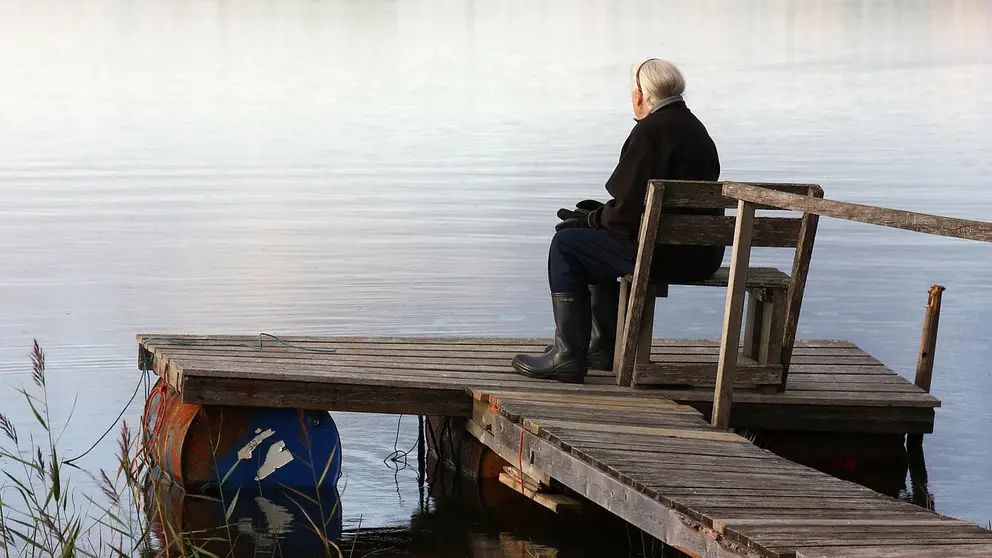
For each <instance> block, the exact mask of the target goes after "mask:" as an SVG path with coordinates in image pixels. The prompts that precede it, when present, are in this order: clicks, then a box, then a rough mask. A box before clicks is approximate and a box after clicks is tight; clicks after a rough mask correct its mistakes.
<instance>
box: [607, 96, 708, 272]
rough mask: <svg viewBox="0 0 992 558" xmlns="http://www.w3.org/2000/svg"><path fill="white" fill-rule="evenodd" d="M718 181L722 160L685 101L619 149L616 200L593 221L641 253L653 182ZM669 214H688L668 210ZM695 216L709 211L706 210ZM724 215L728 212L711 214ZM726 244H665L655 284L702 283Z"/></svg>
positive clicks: (649, 121) (643, 125) (611, 188)
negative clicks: (639, 239)
mask: <svg viewBox="0 0 992 558" xmlns="http://www.w3.org/2000/svg"><path fill="white" fill-rule="evenodd" d="M666 178H667V179H670V180H719V178H720V158H719V155H718V154H717V149H716V145H715V144H714V143H713V140H712V139H711V138H710V136H709V133H708V132H707V131H706V127H705V126H703V123H702V122H700V121H699V119H698V118H696V116H695V115H694V114H692V112H691V111H690V110H689V108H688V107H687V106H686V105H685V102H683V101H678V102H676V103H672V104H670V105H667V106H664V107H662V108H660V109H658V110H657V111H655V112H653V113H651V114H649V115H647V116H646V117H644V118H643V119H642V120H640V121H639V122H638V123H637V124H636V125H635V126H634V128H633V129H632V130H631V131H630V135H629V136H628V137H627V141H625V142H624V144H623V148H622V149H621V150H620V161H619V163H618V164H617V166H616V169H614V171H613V174H612V175H611V176H610V179H609V180H608V181H607V182H606V190H607V192H609V193H610V195H611V196H613V199H611V200H610V201H609V202H607V203H606V205H605V206H603V207H602V208H601V209H599V210H597V213H599V214H598V215H596V216H595V217H594V219H593V220H592V221H593V222H595V224H596V225H595V226H596V228H598V229H601V230H605V231H607V232H610V233H612V234H614V235H616V236H617V237H620V238H622V239H625V240H627V241H629V242H630V243H631V248H632V250H633V251H634V252H635V253H636V243H637V235H638V232H639V228H640V220H641V215H642V214H643V213H644V195H645V193H646V192H647V186H648V180H651V179H666ZM662 212H664V213H683V212H685V211H684V210H683V211H679V210H678V209H676V208H667V209H666V208H665V207H664V206H662ZM692 213H696V214H699V213H704V212H703V211H701V210H695V211H692ZM705 213H709V214H713V215H722V214H723V210H720V209H717V210H712V211H706V212H705ZM724 251H725V248H724V247H723V246H718V247H707V246H664V245H659V246H658V249H657V250H656V251H655V258H654V265H652V274H653V276H654V279H655V280H664V279H669V280H678V279H683V280H700V279H706V278H708V277H710V276H711V275H712V274H713V273H714V272H715V271H716V270H717V269H719V267H720V264H721V263H722V261H723V256H724Z"/></svg>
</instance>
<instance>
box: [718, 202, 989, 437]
mask: <svg viewBox="0 0 992 558" xmlns="http://www.w3.org/2000/svg"><path fill="white" fill-rule="evenodd" d="M723 195H724V196H726V197H728V198H734V199H736V200H738V202H737V220H736V226H735V229H734V245H733V250H732V252H731V258H730V280H729V284H728V286H727V301H726V306H725V308H724V318H723V333H722V335H721V339H720V360H719V365H718V368H717V378H716V389H715V391H714V394H713V415H712V418H711V422H712V424H713V425H714V426H716V427H718V428H723V429H726V428H727V427H728V426H729V424H730V405H731V402H732V400H733V386H734V374H735V372H736V369H737V353H738V351H739V350H740V331H741V321H742V318H743V312H744V291H745V282H746V281H747V270H748V264H749V261H750V257H751V238H752V234H753V230H754V219H755V217H754V211H755V209H757V208H761V207H774V208H777V209H785V210H789V211H799V212H802V213H803V214H804V217H807V218H808V219H810V220H815V219H816V218H817V217H818V216H823V217H832V218H835V219H845V220H848V221H857V222H859V223H867V224H870V225H878V226H882V227H890V228H896V229H904V230H909V231H915V232H922V233H927V234H933V235H938V236H947V237H954V238H963V239H968V240H978V241H981V242H992V223H990V222H985V221H972V220H969V219H957V218H954V217H944V216H940V215H930V214H927V213H916V212H913V211H903V210H900V209H889V208H886V207H876V206H871V205H861V204H856V203H848V202H841V201H836V200H828V199H823V198H818V197H813V196H802V195H797V194H792V193H788V192H781V191H776V190H770V189H768V188H762V187H760V186H756V185H753V184H742V183H724V185H723ZM807 260H808V258H807ZM794 275H795V274H794ZM803 287H805V285H801V286H799V288H800V292H801V289H802V288H803ZM790 302H792V301H791V300H790ZM791 315H792V314H791V313H790V316H791ZM795 315H796V317H797V318H798V312H795ZM792 325H793V331H794V326H795V325H797V324H792ZM794 342H795V339H794V337H793V339H791V340H790V339H786V340H785V341H784V343H789V345H790V346H789V347H788V350H787V351H786V353H787V354H791V348H792V347H791V344H792V343H794ZM786 364H787V363H786ZM784 382H785V378H783V384H784Z"/></svg>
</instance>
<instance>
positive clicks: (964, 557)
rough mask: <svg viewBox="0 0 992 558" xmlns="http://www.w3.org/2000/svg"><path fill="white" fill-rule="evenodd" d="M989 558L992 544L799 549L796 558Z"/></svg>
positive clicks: (991, 554) (991, 553)
mask: <svg viewBox="0 0 992 558" xmlns="http://www.w3.org/2000/svg"><path fill="white" fill-rule="evenodd" d="M949 556H954V558H988V557H989V556H992V544H989V543H984V544H956V545H950V546H940V547H927V546H922V547H921V546H894V545H887V546H871V545H866V546H849V547H844V548H836V547H820V548H799V549H797V550H796V558H946V557H949Z"/></svg>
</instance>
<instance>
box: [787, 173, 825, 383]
mask: <svg viewBox="0 0 992 558" xmlns="http://www.w3.org/2000/svg"><path fill="white" fill-rule="evenodd" d="M807 196H808V197H810V198H822V197H823V190H822V189H820V188H819V187H817V188H810V191H809V193H808V194H807ZM819 222H820V217H819V215H817V214H815V213H803V219H802V222H801V224H800V225H799V239H798V242H797V244H796V256H795V258H793V260H792V281H791V282H790V283H789V294H788V299H787V302H786V303H785V332H784V333H783V334H782V341H781V347H782V348H781V352H780V355H781V357H780V358H779V362H781V363H782V383H781V385H780V386H779V387H780V389H781V390H782V391H785V389H786V384H787V383H788V381H789V365H790V364H792V349H793V348H794V347H795V345H796V333H797V332H798V330H799V310H800V307H801V306H802V304H803V296H804V294H805V292H806V276H807V275H808V274H809V265H810V262H811V260H812V259H813V242H814V241H815V240H816V227H817V224H818V223H819Z"/></svg>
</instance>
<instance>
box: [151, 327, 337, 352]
mask: <svg viewBox="0 0 992 558" xmlns="http://www.w3.org/2000/svg"><path fill="white" fill-rule="evenodd" d="M263 338H269V339H272V340H273V341H275V342H276V343H278V344H279V345H282V346H283V347H286V348H289V349H298V350H300V351H306V352H309V353H319V354H330V353H336V352H337V351H338V350H337V349H327V348H320V347H304V346H302V345H297V344H295V343H290V342H288V341H284V340H282V339H280V338H279V337H278V336H276V335H272V334H271V333H264V332H263V333H259V334H258V344H256V345H252V344H250V343H234V342H215V341H210V342H199V341H189V340H183V339H173V338H171V337H149V338H147V339H142V340H141V347H142V348H144V349H145V350H146V351H147V350H148V343H149V342H152V341H165V342H166V343H170V344H173V345H182V346H185V347H239V348H244V349H254V350H259V351H260V350H262V349H264V348H265V344H264V342H263V341H262V339H263Z"/></svg>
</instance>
